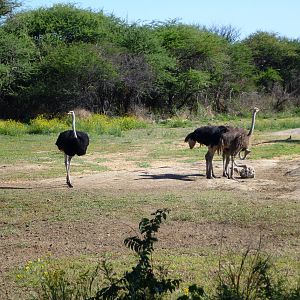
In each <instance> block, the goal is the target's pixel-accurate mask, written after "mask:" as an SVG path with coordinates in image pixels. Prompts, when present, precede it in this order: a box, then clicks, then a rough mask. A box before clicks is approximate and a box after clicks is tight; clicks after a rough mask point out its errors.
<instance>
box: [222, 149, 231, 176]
mask: <svg viewBox="0 0 300 300" xmlns="http://www.w3.org/2000/svg"><path fill="white" fill-rule="evenodd" d="M229 161H230V156H229V155H226V154H225V153H223V177H228V165H229Z"/></svg>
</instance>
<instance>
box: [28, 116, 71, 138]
mask: <svg viewBox="0 0 300 300" xmlns="http://www.w3.org/2000/svg"><path fill="white" fill-rule="evenodd" d="M66 129H68V127H67V125H66V123H64V122H62V121H61V120H59V119H57V118H54V119H50V120H48V119H45V118H44V117H43V116H38V117H36V118H35V119H32V120H30V123H29V127H28V133H32V134H49V133H59V132H61V131H64V130H66Z"/></svg>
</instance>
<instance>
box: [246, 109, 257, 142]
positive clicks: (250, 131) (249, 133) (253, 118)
mask: <svg viewBox="0 0 300 300" xmlns="http://www.w3.org/2000/svg"><path fill="white" fill-rule="evenodd" d="M255 117H256V111H254V112H253V114H252V124H251V128H250V130H249V132H248V134H247V135H248V136H251V135H252V133H253V131H254V125H255Z"/></svg>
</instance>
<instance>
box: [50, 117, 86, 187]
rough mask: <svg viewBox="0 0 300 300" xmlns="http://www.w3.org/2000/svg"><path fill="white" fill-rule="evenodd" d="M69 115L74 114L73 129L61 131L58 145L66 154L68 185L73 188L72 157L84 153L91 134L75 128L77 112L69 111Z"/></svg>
mask: <svg viewBox="0 0 300 300" xmlns="http://www.w3.org/2000/svg"><path fill="white" fill-rule="evenodd" d="M68 114H69V115H72V130H66V131H64V132H61V133H60V134H59V136H58V138H57V141H56V143H55V144H56V145H57V147H58V149H59V150H60V151H62V152H64V154H65V166H66V172H67V185H68V186H69V187H70V188H72V187H73V185H72V184H71V178H70V165H71V159H72V157H73V156H74V155H76V154H77V155H78V156H81V155H84V154H85V153H86V149H87V147H88V145H89V136H88V135H87V134H86V133H85V132H82V131H76V130H75V113H74V111H69V112H68Z"/></svg>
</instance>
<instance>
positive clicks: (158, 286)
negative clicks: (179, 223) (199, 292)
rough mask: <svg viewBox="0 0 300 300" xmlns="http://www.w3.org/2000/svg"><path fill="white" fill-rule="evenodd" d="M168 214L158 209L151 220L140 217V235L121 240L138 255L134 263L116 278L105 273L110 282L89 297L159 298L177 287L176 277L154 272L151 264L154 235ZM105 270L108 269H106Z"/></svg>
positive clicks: (164, 210) (98, 298)
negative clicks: (172, 277)
mask: <svg viewBox="0 0 300 300" xmlns="http://www.w3.org/2000/svg"><path fill="white" fill-rule="evenodd" d="M168 213H169V210H168V209H159V210H157V211H156V212H155V213H154V214H153V215H154V218H153V219H148V218H143V219H142V220H141V222H140V224H139V231H140V234H141V235H142V237H138V236H134V237H129V238H127V239H125V241H124V244H125V245H126V246H127V247H128V248H130V249H131V250H133V251H134V252H135V253H136V254H137V255H138V257H139V261H138V263H137V265H136V266H135V267H133V268H132V271H130V272H126V273H125V274H124V276H123V277H121V278H119V279H116V278H114V277H113V276H111V275H110V274H111V272H107V273H106V274H107V276H106V278H107V279H108V281H109V282H110V284H109V286H108V287H105V288H103V289H101V290H99V291H98V292H97V295H96V296H95V297H93V298H90V300H100V299H119V300H121V299H136V300H142V299H145V300H146V299H158V297H160V296H162V295H165V294H167V293H168V292H170V293H172V292H173V291H174V290H175V289H176V288H178V287H179V283H180V280H179V279H169V278H166V276H165V275H164V274H163V272H161V273H160V274H159V275H157V274H156V272H155V270H154V267H153V263H152V253H153V251H154V243H155V242H157V238H156V236H155V234H156V233H157V232H158V230H159V228H160V225H161V223H162V221H163V220H165V219H166V217H167V214H168ZM106 270H108V271H109V269H106Z"/></svg>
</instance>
